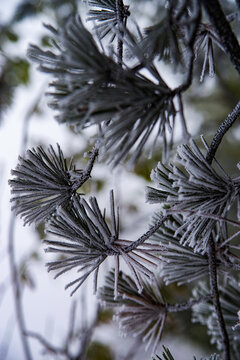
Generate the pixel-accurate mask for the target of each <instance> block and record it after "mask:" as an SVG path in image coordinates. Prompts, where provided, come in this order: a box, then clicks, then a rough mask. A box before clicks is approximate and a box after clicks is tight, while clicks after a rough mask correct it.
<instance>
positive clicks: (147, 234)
mask: <svg viewBox="0 0 240 360" xmlns="http://www.w3.org/2000/svg"><path fill="white" fill-rule="evenodd" d="M168 217H169V215H165V216H162V217H161V218H160V219H159V220H158V221H157V222H156V224H155V225H153V226H152V227H150V229H149V230H148V231H147V232H145V234H143V235H142V236H140V238H138V239H137V240H136V241H134V242H133V243H132V244H131V245H129V246H127V247H126V248H125V249H124V253H128V252H130V251H132V250H134V249H136V248H137V247H138V246H139V245H141V244H143V243H144V242H145V241H146V240H147V239H149V238H150V236H152V235H153V234H154V233H155V232H156V231H157V230H158V229H159V228H160V226H161V225H162V224H163V223H164V221H165V220H166V219H167V218H168Z"/></svg>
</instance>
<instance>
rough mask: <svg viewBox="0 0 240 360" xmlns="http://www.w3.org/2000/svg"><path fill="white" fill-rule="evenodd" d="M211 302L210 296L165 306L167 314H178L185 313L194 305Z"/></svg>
mask: <svg viewBox="0 0 240 360" xmlns="http://www.w3.org/2000/svg"><path fill="white" fill-rule="evenodd" d="M210 300H212V296H211V295H208V296H201V297H200V298H198V299H190V300H189V301H187V302H185V303H182V304H174V305H170V304H167V305H166V306H167V311H168V312H179V311H186V310H188V309H191V308H192V307H193V306H194V305H196V304H199V303H202V302H208V301H210Z"/></svg>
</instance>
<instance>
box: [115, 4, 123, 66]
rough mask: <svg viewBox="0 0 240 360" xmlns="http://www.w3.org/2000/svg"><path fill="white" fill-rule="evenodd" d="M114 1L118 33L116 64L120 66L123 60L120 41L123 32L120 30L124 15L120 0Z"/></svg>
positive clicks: (121, 42)
mask: <svg viewBox="0 0 240 360" xmlns="http://www.w3.org/2000/svg"><path fill="white" fill-rule="evenodd" d="M115 1H116V9H117V22H118V31H119V32H120V36H119V37H118V45H117V52H118V63H119V64H120V65H122V60H123V41H122V36H123V31H122V30H121V29H122V26H123V20H124V15H123V11H124V4H123V1H122V0H115Z"/></svg>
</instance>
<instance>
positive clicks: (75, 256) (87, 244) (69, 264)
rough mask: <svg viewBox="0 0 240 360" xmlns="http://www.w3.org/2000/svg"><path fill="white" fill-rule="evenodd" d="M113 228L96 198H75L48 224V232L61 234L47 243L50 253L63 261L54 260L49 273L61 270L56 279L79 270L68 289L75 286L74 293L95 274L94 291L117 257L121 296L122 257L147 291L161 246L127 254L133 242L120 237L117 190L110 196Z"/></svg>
mask: <svg viewBox="0 0 240 360" xmlns="http://www.w3.org/2000/svg"><path fill="white" fill-rule="evenodd" d="M110 209H111V217H110V218H111V225H110V226H109V224H108V223H107V220H106V219H105V214H104V213H102V212H101V211H100V209H99V206H98V203H97V200H96V198H95V197H90V199H89V202H87V201H86V200H85V199H84V198H83V197H80V196H78V195H77V194H76V195H74V196H73V203H72V207H71V208H65V209H63V208H59V210H58V212H57V214H56V216H54V217H52V219H51V220H50V222H49V224H48V228H47V233H48V234H49V235H51V234H52V235H57V237H58V239H56V240H45V243H46V244H47V245H48V247H47V249H46V251H47V252H53V253H56V254H62V255H63V256H64V258H63V259H60V260H56V261H51V262H49V263H48V264H47V266H48V270H49V271H51V270H56V271H58V272H57V274H56V277H57V276H59V275H61V274H63V273H65V272H67V271H69V270H72V269H73V268H76V269H77V272H78V273H80V274H81V275H80V276H79V277H77V278H76V279H75V280H73V281H71V282H70V283H69V284H68V285H67V286H66V288H68V287H70V286H74V290H73V291H72V294H73V293H74V292H75V291H76V290H77V289H78V288H79V287H80V286H81V285H82V283H83V282H84V281H85V280H86V279H87V277H88V276H89V275H90V274H91V273H92V272H95V280H94V288H95V290H96V288H97V275H98V271H99V266H100V265H101V264H102V263H103V261H104V260H105V259H106V258H107V257H108V256H114V257H115V269H116V272H115V274H116V276H115V296H116V297H117V294H118V276H119V258H122V259H123V260H124V262H125V263H126V264H127V266H128V268H129V269H130V271H131V273H132V275H133V277H134V279H135V282H136V284H137V285H136V286H137V288H138V291H139V292H141V291H142V289H143V280H142V277H148V278H151V277H152V276H153V273H152V271H151V270H150V269H151V268H155V269H156V267H157V265H158V263H159V258H158V257H157V256H156V253H159V252H160V251H161V249H160V248H159V246H156V245H155V244H152V243H151V242H148V243H146V244H143V245H141V246H139V247H138V248H136V249H135V250H133V251H131V252H127V251H126V252H125V248H126V247H127V246H128V245H129V244H131V242H130V241H127V240H122V239H120V238H119V219H118V216H116V214H115V205H114V197H113V191H111V193H110Z"/></svg>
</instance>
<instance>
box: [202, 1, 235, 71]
mask: <svg viewBox="0 0 240 360" xmlns="http://www.w3.org/2000/svg"><path fill="white" fill-rule="evenodd" d="M202 4H203V6H204V8H205V9H206V12H207V14H208V16H209V18H210V20H211V23H212V24H213V25H214V27H215V29H216V31H217V33H218V35H219V38H220V40H221V44H222V46H223V48H224V50H225V52H226V53H227V54H228V56H229V58H230V60H231V62H232V64H233V65H234V67H235V69H236V70H237V72H238V73H239V74H240V45H239V43H238V40H237V38H236V36H235V34H234V32H233V31H232V28H231V26H230V24H229V22H228V21H227V19H226V16H225V14H224V12H223V10H222V7H221V5H220V4H219V1H218V0H202Z"/></svg>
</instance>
